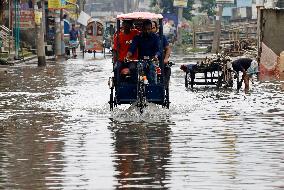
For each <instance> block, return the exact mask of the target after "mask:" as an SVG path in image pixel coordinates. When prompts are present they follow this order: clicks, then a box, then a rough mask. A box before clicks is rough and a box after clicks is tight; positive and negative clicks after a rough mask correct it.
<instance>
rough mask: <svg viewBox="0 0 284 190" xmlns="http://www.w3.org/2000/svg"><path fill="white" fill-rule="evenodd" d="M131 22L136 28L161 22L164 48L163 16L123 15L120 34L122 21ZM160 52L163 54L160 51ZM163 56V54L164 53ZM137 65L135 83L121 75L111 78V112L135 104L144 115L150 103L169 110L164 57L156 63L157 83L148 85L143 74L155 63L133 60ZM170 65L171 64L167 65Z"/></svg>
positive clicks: (145, 13)
mask: <svg viewBox="0 0 284 190" xmlns="http://www.w3.org/2000/svg"><path fill="white" fill-rule="evenodd" d="M124 20H131V21H133V23H134V25H135V26H138V25H139V23H141V22H143V21H144V20H152V21H153V20H155V21H158V22H159V36H160V37H159V42H160V48H162V46H161V44H162V37H161V36H162V35H163V16H162V15H161V14H154V13H148V12H134V13H128V14H122V15H118V16H117V25H116V26H117V31H116V33H117V34H119V32H120V26H121V23H122V21H124ZM117 39H118V38H117ZM160 52H163V51H162V50H161V49H160ZM162 54H163V53H162ZM132 61H134V62H135V64H136V73H135V75H136V76H134V78H136V80H135V82H133V81H132V82H129V81H124V80H122V77H121V75H120V74H118V75H116V74H115V75H114V76H113V77H110V78H109V87H110V91H111V92H110V100H109V105H110V110H113V108H114V107H116V106H118V105H121V104H134V105H135V106H137V108H138V109H139V111H140V113H143V110H144V108H145V107H146V106H147V104H148V103H154V104H157V105H162V106H163V107H166V108H169V105H170V101H169V85H168V80H169V76H168V79H167V78H166V73H165V70H166V69H167V68H168V69H169V66H168V67H167V68H166V66H165V64H164V63H163V55H161V56H160V58H159V60H158V61H157V62H156V64H155V66H156V71H157V73H156V74H157V75H156V76H157V82H155V83H150V84H149V83H147V82H146V80H145V74H144V72H143V67H144V66H145V64H148V63H149V62H151V61H153V60H151V59H149V60H132ZM115 65H116V63H115V61H113V68H114V73H115ZM167 65H169V64H167Z"/></svg>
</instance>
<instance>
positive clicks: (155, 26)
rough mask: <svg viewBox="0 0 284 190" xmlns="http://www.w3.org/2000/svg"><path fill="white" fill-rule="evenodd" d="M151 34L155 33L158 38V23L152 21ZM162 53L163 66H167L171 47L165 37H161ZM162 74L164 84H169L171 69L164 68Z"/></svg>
mask: <svg viewBox="0 0 284 190" xmlns="http://www.w3.org/2000/svg"><path fill="white" fill-rule="evenodd" d="M152 32H153V33H156V34H157V35H158V36H159V33H158V23H157V22H156V21H152ZM162 51H163V53H164V64H165V65H166V64H168V63H169V58H170V55H171V52H172V50H171V47H170V45H169V42H168V40H167V38H166V36H165V35H163V37H162ZM164 69H165V70H164V72H165V84H167V85H168V84H169V81H170V76H171V67H164Z"/></svg>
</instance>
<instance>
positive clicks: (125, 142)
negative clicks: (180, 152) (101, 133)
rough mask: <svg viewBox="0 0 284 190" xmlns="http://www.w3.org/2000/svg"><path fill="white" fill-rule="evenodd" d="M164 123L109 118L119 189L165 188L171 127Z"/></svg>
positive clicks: (167, 175)
mask: <svg viewBox="0 0 284 190" xmlns="http://www.w3.org/2000/svg"><path fill="white" fill-rule="evenodd" d="M170 125H173V124H167V123H144V122H140V123H139V122H132V123H129V122H124V123H123V122H117V121H112V122H111V125H110V130H111V131H112V132H113V139H114V145H113V146H114V149H115V150H114V151H115V153H114V157H115V158H114V162H115V170H116V171H117V172H118V173H117V175H116V176H115V177H116V178H117V181H118V185H117V186H116V188H117V189H119V188H159V189H167V181H168V179H169V176H170V171H169V170H168V169H167V165H169V162H170V158H171V152H172V150H171V143H170V136H171V129H170Z"/></svg>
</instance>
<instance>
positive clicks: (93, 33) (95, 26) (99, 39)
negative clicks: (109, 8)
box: [82, 18, 104, 58]
mask: <svg viewBox="0 0 284 190" xmlns="http://www.w3.org/2000/svg"><path fill="white" fill-rule="evenodd" d="M103 35H104V27H103V24H102V22H101V21H100V20H98V19H94V18H90V19H89V20H88V22H87V30H86V34H85V37H86V39H85V43H84V48H83V50H82V51H83V58H84V54H85V53H93V54H94V57H95V56H96V53H98V52H101V53H104V45H103V40H104V39H103V38H104V36H103Z"/></svg>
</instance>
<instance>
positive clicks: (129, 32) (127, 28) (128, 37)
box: [113, 20, 139, 77]
mask: <svg viewBox="0 0 284 190" xmlns="http://www.w3.org/2000/svg"><path fill="white" fill-rule="evenodd" d="M132 25H133V24H132V21H130V20H125V21H123V23H122V29H123V31H121V32H120V33H119V37H118V40H117V34H115V35H114V40H113V43H114V44H113V53H114V54H113V55H114V62H115V68H114V72H115V73H116V76H117V77H119V73H120V71H121V70H122V69H124V68H129V70H130V72H135V65H133V63H132V62H128V63H125V62H124V60H125V58H126V56H127V52H128V50H129V47H130V45H131V43H132V40H133V38H134V37H135V36H136V35H137V34H139V31H138V30H136V29H132ZM137 58H138V54H137V52H135V53H134V55H133V56H132V57H131V59H137ZM124 71H125V70H124ZM123 74H129V73H126V72H124V73H123Z"/></svg>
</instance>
